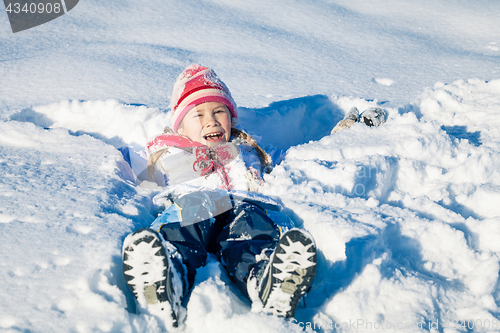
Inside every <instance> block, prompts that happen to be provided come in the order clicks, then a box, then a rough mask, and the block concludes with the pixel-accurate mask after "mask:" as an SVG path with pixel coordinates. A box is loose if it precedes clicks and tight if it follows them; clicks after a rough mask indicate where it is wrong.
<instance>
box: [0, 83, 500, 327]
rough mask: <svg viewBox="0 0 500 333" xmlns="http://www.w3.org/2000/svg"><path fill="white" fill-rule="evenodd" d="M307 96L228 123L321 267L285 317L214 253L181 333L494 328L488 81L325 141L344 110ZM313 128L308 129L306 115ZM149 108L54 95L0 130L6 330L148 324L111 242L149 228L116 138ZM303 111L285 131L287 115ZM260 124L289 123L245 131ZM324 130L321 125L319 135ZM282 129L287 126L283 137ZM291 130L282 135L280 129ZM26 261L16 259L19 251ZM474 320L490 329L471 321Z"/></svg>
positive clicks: (153, 121)
mask: <svg viewBox="0 0 500 333" xmlns="http://www.w3.org/2000/svg"><path fill="white" fill-rule="evenodd" d="M375 105H376V102H373V101H367V100H362V99H354V98H348V97H335V96H332V97H330V98H327V97H325V96H310V97H306V98H304V99H301V100H295V99H292V100H288V101H282V102H280V103H276V104H272V105H270V106H269V107H266V108H263V109H249V108H246V109H243V108H242V109H241V115H242V120H241V125H242V126H243V127H244V128H249V129H250V130H251V131H254V132H255V133H253V134H256V136H260V139H261V140H262V141H263V142H264V143H265V144H266V145H268V146H269V147H276V146H281V147H282V148H288V147H290V148H289V149H288V152H287V154H286V156H285V158H284V160H283V161H282V163H281V164H280V165H278V166H277V167H276V168H275V169H274V170H273V172H272V173H271V174H269V175H267V176H266V185H265V187H264V188H263V193H264V194H267V195H270V196H272V197H277V198H280V199H281V200H282V202H283V203H284V204H285V206H286V213H287V214H288V215H289V216H290V217H291V218H292V219H294V220H295V222H296V223H297V224H299V225H302V226H303V227H304V228H306V229H307V230H309V231H310V232H311V233H312V234H313V236H314V237H315V239H316V242H317V245H318V248H319V250H320V251H321V253H320V266H319V270H318V274H317V278H316V280H315V282H314V284H313V287H312V289H311V291H310V293H309V294H308V296H307V297H306V299H305V305H306V307H304V304H301V307H300V308H299V309H298V311H297V315H296V319H295V320H293V321H285V320H283V319H279V318H275V317H270V316H267V315H261V314H258V313H252V312H250V304H249V302H248V301H247V300H245V299H244V298H243V297H241V294H240V293H239V291H238V290H237V288H235V287H234V286H233V285H232V283H230V281H229V279H228V277H227V275H226V274H225V272H224V271H223V270H222V269H221V267H220V266H219V264H218V263H217V262H215V261H213V262H210V263H209V264H208V265H207V266H206V267H204V268H202V269H200V271H199V273H198V276H197V280H196V286H195V288H194V290H193V294H192V296H191V299H190V302H189V304H188V317H187V318H188V319H187V321H186V324H185V327H183V329H182V330H183V331H185V332H197V331H200V330H203V331H205V332H230V331H234V329H235V328H236V327H237V328H238V329H239V330H240V331H244V332H255V331H256V330H258V331H261V332H292V331H297V332H298V331H302V329H303V328H304V327H306V328H307V330H308V331H321V332H355V331H371V330H382V331H384V332H400V331H411V332H415V331H434V328H436V327H439V330H440V331H445V332H461V331H466V330H465V329H463V328H461V327H459V326H456V327H455V329H453V328H447V329H445V330H443V329H444V328H445V326H450V325H455V324H454V323H456V322H457V321H462V322H464V321H465V322H466V323H467V324H468V325H476V327H475V329H474V331H478V332H482V331H495V329H494V327H496V326H494V325H497V324H499V323H498V319H497V316H496V313H498V305H497V304H498V303H499V302H500V299H499V289H498V272H499V269H500V267H499V255H500V246H499V245H498V244H499V242H498V239H499V236H500V227H499V226H500V223H499V222H500V211H499V210H498V205H497V204H496V202H497V201H498V198H499V196H500V178H499V171H498V170H499V169H500V168H499V166H500V154H499V153H500V140H499V138H500V133H499V124H498V122H499V121H500V120H499V119H498V116H497V114H496V113H497V112H498V109H499V108H500V81H499V80H495V81H490V82H484V81H480V80H469V81H467V82H465V81H457V82H455V83H453V84H448V85H445V84H442V83H438V84H436V85H435V86H434V87H433V88H430V89H428V90H426V91H425V92H424V93H423V95H422V96H421V98H420V99H419V100H417V101H416V102H415V103H412V104H409V105H407V106H404V107H401V108H398V109H394V108H390V109H388V111H389V117H388V120H387V123H386V124H384V125H383V126H381V127H378V128H369V127H366V126H364V125H363V124H355V125H354V126H353V127H352V128H351V129H349V130H346V131H343V132H340V133H336V134H334V135H326V136H325V137H323V138H314V137H313V135H316V134H315V133H317V132H318V131H319V132H322V131H323V132H325V133H327V132H328V131H329V130H331V128H332V127H333V125H334V122H333V123H332V121H326V119H327V118H328V116H330V117H331V118H332V119H335V120H338V119H340V118H341V117H342V115H343V114H344V113H345V112H346V111H347V110H348V109H349V108H350V107H351V106H357V107H358V108H359V109H361V110H363V109H365V108H367V107H370V106H375ZM306 114H307V115H309V114H313V115H315V116H317V118H319V119H320V120H319V121H318V122H317V123H315V122H314V121H313V122H312V125H311V126H307V124H308V122H307V117H305V115H306ZM166 117H167V115H166V114H165V113H164V112H163V111H162V110H160V109H157V108H148V107H146V106H134V105H124V104H121V103H118V102H117V101H114V100H108V101H86V102H78V101H71V102H68V101H64V102H60V103H56V104H50V105H46V106H38V107H33V108H31V109H24V110H22V111H20V112H18V113H15V114H13V115H12V116H11V119H12V120H10V121H6V122H2V123H0V144H1V145H2V150H1V151H0V163H1V164H2V169H1V173H2V183H1V191H0V192H1V194H0V195H1V196H2V200H1V203H0V222H1V223H0V231H1V233H0V234H1V236H0V243H1V244H2V249H8V251H7V250H2V257H3V260H2V263H1V265H2V267H3V268H2V269H1V270H0V278H1V279H2V281H3V283H2V287H1V290H2V303H1V305H0V307H1V311H0V313H1V314H0V328H2V329H4V330H6V331H12V332H14V331H26V330H30V331H77V332H142V331H148V332H156V331H159V330H160V327H161V325H159V323H158V321H157V318H154V317H150V316H146V315H137V314H135V313H134V311H135V307H134V304H133V296H132V295H131V293H130V292H129V291H128V290H127V288H126V286H125V283H124V280H123V277H122V271H121V258H120V256H121V244H122V241H123V238H124V237H125V236H126V235H127V234H128V233H129V232H130V231H132V230H134V229H137V228H139V227H142V226H147V225H148V224H149V223H150V222H151V221H152V219H153V218H154V214H155V213H154V211H153V208H152V207H151V204H150V200H151V197H152V195H154V194H155V191H153V190H145V189H141V188H137V187H135V186H134V185H133V184H132V183H131V182H130V180H128V179H129V177H128V174H127V169H126V167H124V164H123V163H124V162H123V160H122V158H121V155H120V154H119V152H118V151H117V150H116V148H115V147H113V146H112V145H115V146H120V145H122V144H132V145H135V146H140V145H141V144H143V143H144V142H145V140H146V139H147V138H148V137H149V136H150V135H153V134H155V133H153V132H155V131H156V132H159V131H161V130H162V128H163V125H164V124H168V120H166ZM296 118H299V119H304V121H303V122H297V123H290V122H289V120H291V119H296ZM264 121H268V122H269V121H272V122H273V123H276V124H289V123H290V127H289V128H288V129H287V128H285V127H283V128H279V130H277V131H274V132H272V133H271V134H270V133H268V132H265V133H259V132H258V128H259V125H260V124H262V122H264ZM321 123H323V126H321ZM283 133H286V135H285V134H283ZM292 133H293V134H294V135H290V134H292ZM28 253H29V254H28ZM486 325H489V326H486Z"/></svg>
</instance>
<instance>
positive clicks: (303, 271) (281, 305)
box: [247, 228, 317, 318]
mask: <svg viewBox="0 0 500 333" xmlns="http://www.w3.org/2000/svg"><path fill="white" fill-rule="evenodd" d="M316 260H317V255H316V245H315V244H314V240H313V239H312V237H311V236H310V235H309V234H308V233H307V232H305V231H303V230H300V229H296V228H293V229H291V230H289V231H287V232H286V233H285V234H283V235H282V237H281V239H280V241H279V242H278V245H277V246H276V249H275V250H274V252H273V254H272V255H271V257H270V260H269V262H268V263H267V265H263V264H262V262H261V263H260V264H259V263H258V264H257V265H256V267H254V269H252V271H251V272H250V276H249V279H248V281H247V289H248V293H249V295H250V298H251V299H252V301H253V304H252V308H253V310H254V311H260V312H266V313H271V314H274V315H276V316H280V317H286V318H293V317H294V316H295V310H296V309H297V306H298V304H299V301H300V299H301V298H302V296H303V295H304V294H305V293H306V291H307V289H308V288H309V286H310V284H311V282H312V280H313V278H314V275H315V274H316Z"/></svg>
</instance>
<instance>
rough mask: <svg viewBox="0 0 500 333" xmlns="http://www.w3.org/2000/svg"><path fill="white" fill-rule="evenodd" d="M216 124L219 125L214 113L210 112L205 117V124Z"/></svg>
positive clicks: (212, 125) (210, 125)
mask: <svg viewBox="0 0 500 333" xmlns="http://www.w3.org/2000/svg"><path fill="white" fill-rule="evenodd" d="M217 125H219V122H218V121H217V119H215V116H214V114H210V115H209V116H208V117H205V126H209V127H214V126H217Z"/></svg>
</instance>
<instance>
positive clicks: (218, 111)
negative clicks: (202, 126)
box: [215, 110, 224, 113]
mask: <svg viewBox="0 0 500 333" xmlns="http://www.w3.org/2000/svg"><path fill="white" fill-rule="evenodd" d="M221 112H224V110H215V113H221Z"/></svg>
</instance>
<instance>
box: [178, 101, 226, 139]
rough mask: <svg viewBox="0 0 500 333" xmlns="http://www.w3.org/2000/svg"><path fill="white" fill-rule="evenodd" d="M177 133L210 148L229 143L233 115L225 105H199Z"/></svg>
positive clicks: (190, 113) (186, 118) (187, 116)
mask: <svg viewBox="0 0 500 333" xmlns="http://www.w3.org/2000/svg"><path fill="white" fill-rule="evenodd" d="M177 132H178V133H179V134H182V135H185V136H187V137H188V138H190V139H191V140H193V141H196V142H199V143H202V144H204V145H206V146H208V147H216V146H218V145H220V144H223V143H226V142H229V138H230V137H231V113H230V111H229V109H228V108H227V106H226V105H225V104H223V103H219V102H206V103H202V104H199V105H197V106H196V107H195V108H192V109H191V110H190V111H189V112H188V113H187V114H186V116H185V117H184V119H183V120H182V122H181V124H180V125H179V128H178V130H177Z"/></svg>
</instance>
